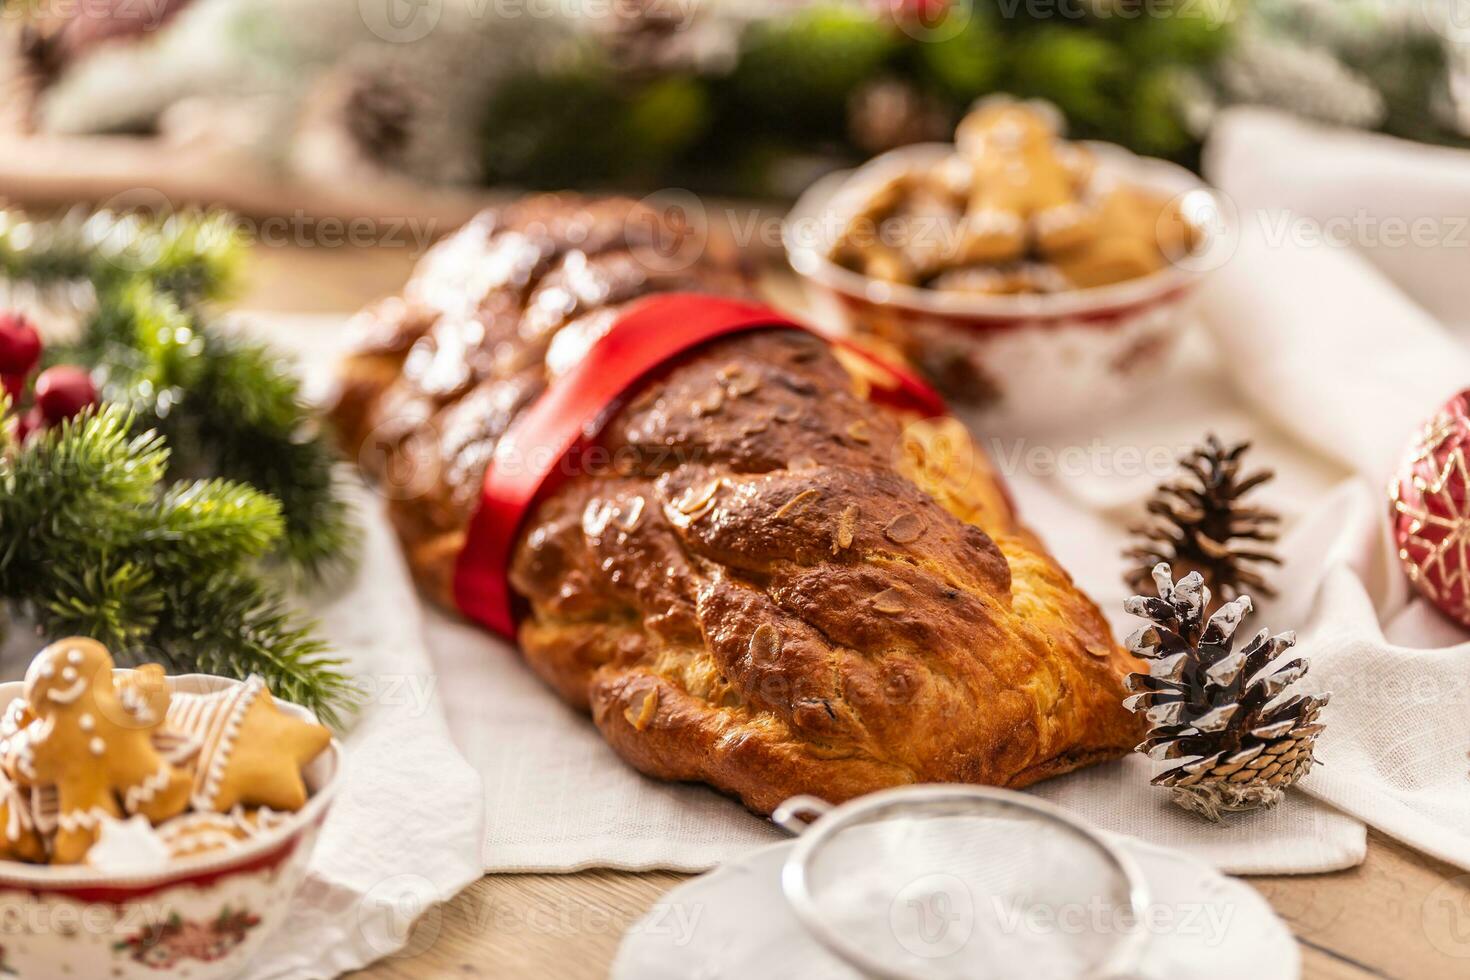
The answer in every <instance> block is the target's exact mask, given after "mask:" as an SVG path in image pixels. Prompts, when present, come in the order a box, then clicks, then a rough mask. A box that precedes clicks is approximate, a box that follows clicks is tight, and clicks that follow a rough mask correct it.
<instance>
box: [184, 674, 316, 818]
mask: <svg viewBox="0 0 1470 980" xmlns="http://www.w3.org/2000/svg"><path fill="white" fill-rule="evenodd" d="M167 725H168V728H169V729H171V730H172V731H175V732H178V733H181V734H183V735H186V736H188V737H189V738H191V739H193V740H195V741H197V742H198V743H199V756H198V761H197V763H196V765H195V776H194V787H193V793H192V802H193V804H194V808H195V809H196V810H201V811H214V812H217V813H225V812H228V811H230V810H232V809H234V808H235V807H236V806H240V805H244V806H262V807H270V808H271V809H273V810H299V809H301V808H302V807H303V806H305V805H306V784H305V782H304V781H303V780H302V775H301V770H302V767H303V766H305V765H306V764H307V763H309V762H310V761H311V760H312V759H314V758H316V757H317V756H318V755H320V754H321V753H322V751H323V750H325V749H326V747H327V745H328V743H330V742H331V740H332V733H331V732H330V731H328V730H327V729H326V728H324V727H322V726H321V725H316V724H312V723H311V722H306V721H302V720H301V719H299V718H296V717H293V716H292V715H289V714H287V713H285V712H284V711H282V710H281V709H280V708H278V707H276V703H275V699H274V698H272V697H271V694H270V692H269V691H267V690H266V688H265V684H264V683H263V682H262V681H261V680H260V678H258V677H252V678H250V679H249V680H248V681H246V682H245V683H244V684H240V685H238V686H235V687H231V688H228V689H226V690H223V691H217V692H215V693H213V694H183V693H175V694H174V696H173V700H172V701H171V702H170V704H169V709H168V719H167Z"/></svg>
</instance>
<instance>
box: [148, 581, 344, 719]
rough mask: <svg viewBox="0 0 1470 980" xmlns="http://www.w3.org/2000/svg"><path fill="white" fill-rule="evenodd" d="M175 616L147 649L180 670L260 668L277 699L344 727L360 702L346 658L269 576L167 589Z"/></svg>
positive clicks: (237, 672)
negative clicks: (348, 714) (319, 635)
mask: <svg viewBox="0 0 1470 980" xmlns="http://www.w3.org/2000/svg"><path fill="white" fill-rule="evenodd" d="M168 601H169V603H170V609H171V615H170V616H169V617H168V619H167V620H166V621H165V622H163V623H161V624H160V627H159V630H158V631H157V632H156V633H155V635H154V637H153V642H152V643H151V644H150V646H149V649H148V651H147V653H148V654H152V653H154V652H157V653H159V654H161V655H162V656H163V658H164V660H165V661H166V662H167V665H169V666H172V667H173V668H174V669H184V670H196V671H203V672H205V673H211V674H226V675H230V676H234V677H248V676H250V675H251V674H259V675H260V676H261V677H262V678H264V679H265V680H266V682H267V683H268V684H269V685H270V688H271V691H272V692H273V693H274V694H276V695H277V696H278V697H281V698H284V699H285V700H287V701H291V702H294V703H296V704H299V705H302V706H303V707H306V708H309V709H311V710H312V711H313V712H314V713H315V714H316V716H317V717H318V718H320V719H321V721H322V722H323V723H324V724H327V725H331V726H332V727H334V728H335V727H340V726H341V723H342V712H343V711H344V710H346V709H349V708H351V707H353V706H355V705H356V703H357V700H358V691H357V688H356V687H355V686H354V685H353V683H352V681H351V680H350V679H349V678H348V677H347V675H346V672H345V667H346V663H345V661H343V660H342V659H341V658H338V657H333V656H331V655H330V654H329V653H328V652H327V646H326V644H325V643H324V642H322V641H321V640H319V639H317V638H316V636H315V625H316V624H315V623H314V622H313V621H311V620H310V619H307V618H305V617H303V616H300V615H298V614H296V613H295V612H293V611H292V610H290V608H289V607H288V606H287V604H286V602H285V600H284V599H283V597H282V596H281V595H280V593H279V592H278V591H277V590H276V589H275V588H274V587H272V586H271V585H270V584H269V583H268V582H267V581H266V580H265V579H263V578H259V577H255V576H251V575H224V574H221V575H215V576H211V577H209V578H206V579H202V580H194V581H191V582H190V583H188V584H187V585H185V586H183V587H180V588H176V589H172V590H170V592H169V597H168Z"/></svg>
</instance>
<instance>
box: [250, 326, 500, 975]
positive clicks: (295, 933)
mask: <svg viewBox="0 0 1470 980" xmlns="http://www.w3.org/2000/svg"><path fill="white" fill-rule="evenodd" d="M256 322H257V323H259V324H260V326H258V327H257V330H264V331H265V332H266V335H267V339H268V340H271V341H273V342H274V343H276V344H277V346H279V347H281V348H282V349H285V350H293V349H294V350H298V351H300V350H301V349H302V347H303V345H305V344H307V343H310V342H314V341H319V338H318V336H317V335H318V334H320V333H325V332H327V331H324V330H322V329H321V323H320V321H318V322H317V323H316V325H315V327H314V328H313V327H308V328H306V329H297V328H299V327H301V323H300V321H299V320H290V319H282V318H268V317H262V318H257V319H256ZM336 322H339V321H334V324H335V323H336ZM329 350H330V347H329V346H328V345H320V344H319V346H318V347H317V348H316V350H315V352H313V351H310V350H308V351H305V354H306V357H305V360H306V362H307V366H308V367H309V368H311V369H312V370H313V371H315V372H316V373H318V374H320V373H321V372H323V371H324V370H325V369H327V368H328V367H329V365H330V359H329V356H327V354H326V353H325V352H327V351H329ZM354 505H355V506H356V508H357V513H358V517H359V519H360V523H361V525H362V529H363V534H362V539H361V566H360V571H359V574H358V575H357V576H356V577H355V578H354V580H353V581H352V582H351V583H350V587H348V588H346V589H345V590H344V591H343V592H342V593H341V594H340V595H336V596H334V597H328V598H326V599H325V600H324V601H318V603H317V604H316V605H315V606H314V607H313V610H312V612H313V614H314V615H316V616H317V617H319V619H320V621H321V626H322V632H323V634H324V635H325V637H326V638H327V639H328V640H330V641H331V643H332V646H333V647H334V649H335V650H336V652H337V653H339V654H340V655H342V656H344V657H346V658H347V660H348V662H349V663H348V669H349V671H350V672H351V673H352V675H353V676H354V678H355V679H356V680H357V682H358V683H359V684H360V685H361V690H362V692H363V694H364V695H365V700H364V703H363V708H362V710H361V712H360V713H359V714H358V715H357V716H356V718H355V720H354V722H353V724H352V727H351V728H350V730H349V731H348V732H347V733H346V734H344V735H342V736H341V738H342V741H343V745H344V748H345V749H346V759H345V764H344V768H343V774H342V779H343V784H342V787H341V789H340V791H339V795H338V797H337V800H336V802H335V803H334V804H333V806H332V810H331V812H330V814H329V816H328V818H327V822H326V824H325V825H324V826H323V828H322V833H321V837H320V838H319V840H318V843H317V849H316V851H315V853H314V854H313V855H312V858H311V864H310V868H309V871H308V876H307V879H306V882H305V884H304V885H303V886H302V888H301V890H300V891H299V892H298V893H297V895H296V898H295V900H294V901H293V902H292V904H291V914H290V915H289V916H288V917H287V919H286V923H285V925H284V926H282V928H281V931H280V932H278V933H276V934H275V935H274V936H273V937H272V938H271V940H270V941H269V943H268V944H267V946H266V949H265V950H264V951H263V952H262V953H261V954H260V955H258V956H257V957H256V958H255V959H254V961H253V962H252V963H251V965H250V969H249V971H248V972H247V973H246V977H247V978H249V980H288V978H289V980H312V978H324V977H334V976H337V975H338V974H341V973H345V972H347V971H349V970H355V969H358V968H360V967H363V966H366V965H367V964H369V963H371V962H373V961H375V960H377V959H380V958H382V957H384V956H388V955H391V954H392V953H394V952H396V951H397V950H399V949H401V948H402V947H403V946H404V945H405V943H407V941H408V938H409V928H410V926H411V925H412V924H413V922H414V920H415V919H416V918H417V917H418V916H419V914H420V913H422V912H424V911H425V910H427V909H428V908H430V907H431V906H433V905H434V904H435V903H438V902H444V901H448V900H449V899H451V898H453V897H454V895H456V894H457V893H458V892H459V891H460V890H461V889H463V888H464V887H465V886H466V885H468V884H469V883H470V882H472V881H474V880H475V879H476V878H478V877H479V876H480V871H481V868H480V858H479V847H480V840H481V838H482V836H483V832H484V795H483V792H482V789H481V783H480V778H479V776H478V774H477V773H476V772H475V770H474V769H472V768H471V767H470V766H469V765H467V764H466V762H465V760H464V757H463V756H462V755H461V754H460V753H459V751H458V750H457V749H456V748H455V745H454V742H453V741H452V739H451V737H450V732H449V728H448V726H447V725H446V723H445V716H444V709H443V706H442V703H441V698H442V695H443V689H444V687H445V686H447V684H446V682H445V681H444V679H443V678H442V677H440V676H439V675H437V674H436V673H435V672H434V669H433V667H432V665H431V663H430V660H429V654H428V651H427V649H426V647H425V643H424V630H423V617H422V614H421V610H420V605H419V600H418V596H417V594H416V592H415V591H414V588H413V584H412V583H411V582H410V581H409V576H408V570H407V568H406V567H405V565H404V562H403V558H402V556H401V553H400V551H399V548H398V542H397V540H396V538H395V537H394V535H393V532H392V529H391V528H390V527H389V526H388V522H387V519H386V517H385V515H384V513H383V508H382V502H381V500H379V499H378V498H377V497H375V496H374V495H372V494H370V493H368V492H367V491H365V490H360V491H358V492H357V493H356V494H355V497H354Z"/></svg>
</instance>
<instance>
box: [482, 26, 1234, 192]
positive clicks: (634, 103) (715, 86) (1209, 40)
mask: <svg viewBox="0 0 1470 980" xmlns="http://www.w3.org/2000/svg"><path fill="white" fill-rule="evenodd" d="M925 6H927V7H928V9H929V10H930V12H929V13H927V14H926V13H923V8H924V7H925ZM941 6H942V5H940V4H938V3H930V4H927V5H925V4H922V3H918V2H914V3H897V2H893V3H879V4H859V3H840V2H822V3H817V4H810V5H806V6H802V7H798V8H796V9H795V10H794V11H792V12H790V13H784V14H778V15H776V16H773V17H765V18H758V19H753V20H751V21H750V22H749V23H748V24H745V25H744V26H743V27H742V28H741V29H740V30H739V32H738V38H737V40H736V45H735V46H736V50H735V53H734V56H733V58H732V59H731V60H730V62H729V63H728V64H717V65H714V66H711V65H708V64H700V63H698V62H697V61H690V62H688V63H685V64H680V63H678V61H677V60H675V61H674V62H673V63H672V64H667V63H666V64H662V65H659V66H657V67H656V68H654V69H652V70H640V69H639V68H637V67H636V66H635V67H634V68H633V69H631V70H630V69H629V68H628V67H627V66H626V65H624V64H619V63H615V61H614V59H612V58H610V57H609V55H608V51H607V48H606V46H605V45H600V44H595V43H589V44H586V45H584V46H583V47H582V48H581V49H579V50H578V51H577V53H576V54H575V55H574V56H572V57H569V58H566V59H563V60H562V61H561V62H559V63H558V64H557V65H556V66H555V67H553V68H551V69H545V70H540V71H537V72H534V73H527V74H523V75H522V76H520V77H517V78H513V79H511V80H509V81H508V82H506V83H504V84H502V85H501V86H500V87H499V88H498V89H497V90H496V91H494V92H493V93H492V95H491V98H490V101H489V105H488V108H487V112H486V117H485V123H484V126H483V129H482V133H483V139H482V146H483V151H484V153H483V164H484V169H485V177H486V179H487V180H488V181H489V182H491V183H495V182H510V183H515V184H522V185H527V186H537V187H555V186H564V185H567V184H581V185H587V184H591V185H598V184H606V183H609V182H613V183H626V184H640V183H641V184H647V183H649V182H650V181H657V180H659V179H663V178H667V177H669V176H670V175H672V174H675V173H677V174H678V175H679V176H680V177H688V178H689V179H690V180H692V181H693V183H694V185H695V186H696V187H697V188H698V189H711V188H713V189H718V190H721V191H727V192H738V193H754V194H765V193H772V192H776V193H790V192H792V191H794V190H796V189H799V185H800V183H801V180H802V179H803V171H802V169H801V168H800V166H795V167H793V163H796V164H799V163H800V160H801V158H802V157H803V156H808V157H810V156H825V157H826V158H828V159H830V160H835V161H838V162H850V161H854V160H860V159H862V158H864V157H865V156H868V155H870V154H871V153H873V152H877V151H881V150H882V149H886V148H887V146H885V145H884V143H898V142H904V141H907V140H906V139H904V138H902V137H908V138H913V137H914V136H915V135H919V136H925V137H927V138H931V139H947V138H948V136H949V132H950V127H951V126H952V124H953V123H954V122H955V121H956V120H957V119H958V118H959V116H960V115H961V114H962V113H963V112H964V110H965V108H966V107H968V106H969V104H970V103H971V102H973V101H974V100H975V99H976V98H978V97H980V96H983V95H986V94H989V93H993V92H1008V93H1011V94H1014V95H1017V96H1022V97H1037V98H1043V99H1048V100H1050V101H1052V102H1054V103H1055V104H1056V105H1057V106H1058V107H1059V108H1060V109H1061V110H1062V111H1063V112H1064V113H1065V114H1066V116H1067V117H1068V119H1069V120H1070V123H1071V133H1072V135H1074V136H1077V137H1081V138H1092V139H1106V140H1111V141H1114V142H1118V143H1122V144H1124V145H1126V146H1128V147H1130V148H1132V149H1134V150H1137V151H1139V152H1142V153H1147V154H1150V155H1154V156H1163V157H1171V158H1176V159H1184V160H1185V161H1186V162H1192V160H1193V157H1194V155H1195V153H1196V151H1197V146H1196V138H1195V135H1194V134H1193V133H1191V132H1190V131H1189V129H1188V127H1187V126H1186V124H1185V119H1184V114H1183V106H1182V104H1181V101H1180V100H1179V99H1178V98H1177V97H1176V95H1177V91H1178V90H1179V88H1180V81H1179V80H1180V76H1181V75H1182V74H1183V73H1184V72H1185V71H1186V70H1193V69H1198V68H1199V67H1201V66H1208V65H1210V64H1211V63H1212V62H1213V61H1214V60H1215V59H1216V58H1218V57H1219V55H1220V54H1221V52H1222V51H1224V50H1225V48H1226V46H1227V45H1228V43H1229V40H1230V37H1231V30H1230V28H1231V23H1232V13H1233V4H1232V3H1231V2H1230V0H1190V2H1180V3H1178V4H1176V6H1177V7H1178V8H1179V15H1178V16H1157V15H1155V16H1142V15H1138V14H1130V12H1129V10H1130V8H1133V7H1136V6H1137V5H1136V4H1134V3H1132V2H1131V0H1059V2H1055V3H1027V2H1025V0H1015V2H1007V0H974V2H973V3H969V2H951V3H949V4H948V5H947V6H948V9H949V11H950V12H949V13H948V14H947V15H945V16H943V17H939V18H936V17H935V16H934V14H933V12H932V11H933V10H936V9H940V7H941ZM1159 6H1160V4H1159V3H1158V2H1156V3H1154V4H1151V5H1150V9H1153V10H1157V9H1158V8H1159ZM1058 10H1063V11H1068V12H1069V13H1068V15H1067V16H1062V15H1059V14H1058V13H1057V11H1058ZM905 18H907V20H906V19H905ZM690 29H691V30H698V29H699V28H698V25H695V26H694V27H692V28H690ZM678 39H679V35H677V34H673V35H670V36H669V40H668V43H667V44H666V45H665V46H664V50H668V49H669V48H668V46H669V45H671V44H677V43H678ZM884 83H886V84H888V85H890V86H896V87H898V88H899V89H900V91H901V92H902V93H903V95H904V97H905V98H906V99H907V100H908V102H909V108H908V111H909V112H910V114H915V115H916V114H919V113H923V114H924V115H925V117H926V118H927V119H929V120H931V121H930V123H929V124H928V126H927V129H928V130H929V131H928V132H927V133H926V132H923V131H920V132H918V133H915V132H914V131H913V130H912V128H911V127H910V128H909V129H908V130H905V129H904V127H903V125H902V124H903V123H904V122H905V120H903V119H897V120H893V121H892V123H891V124H885V121H884V120H883V119H881V118H880V119H878V120H876V125H870V124H869V123H870V120H869V118H868V117H869V116H871V115H872V114H873V113H880V114H881V113H882V112H883V111H884V109H883V108H882V107H881V106H880V107H877V108H869V107H868V106H866V105H865V96H866V95H867V94H868V93H869V91H870V90H871V88H872V87H873V86H874V85H875V84H884ZM886 111H887V112H889V113H895V112H896V113H899V114H902V113H904V112H905V108H904V106H903V105H902V104H901V103H900V104H899V105H898V106H897V107H890V108H888V109H887V110H886ZM885 130H893V131H894V132H895V133H896V134H899V136H900V138H898V139H891V140H890V139H885V138H884V132H885ZM874 133H876V136H873V135H870V134H874ZM783 171H792V173H791V179H790V180H783V178H782V172H783ZM787 185H790V186H787Z"/></svg>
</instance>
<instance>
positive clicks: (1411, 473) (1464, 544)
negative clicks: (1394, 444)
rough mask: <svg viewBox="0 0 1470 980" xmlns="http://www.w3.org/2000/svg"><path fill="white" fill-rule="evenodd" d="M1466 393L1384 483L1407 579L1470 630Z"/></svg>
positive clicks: (1428, 426) (1469, 414)
mask: <svg viewBox="0 0 1470 980" xmlns="http://www.w3.org/2000/svg"><path fill="white" fill-rule="evenodd" d="M1467 449H1470V389H1467V390H1466V391H1462V392H1460V393H1459V394H1458V395H1456V396H1455V397H1454V398H1451V399H1450V400H1449V401H1448V402H1447V403H1446V404H1445V406H1444V407H1443V408H1441V409H1440V410H1439V412H1438V413H1436V414H1435V416H1434V417H1433V418H1431V419H1430V420H1429V421H1428V422H1427V423H1425V425H1424V428H1423V430H1422V431H1421V432H1420V433H1419V435H1418V436H1417V437H1416V438H1415V439H1414V441H1413V442H1412V443H1411V444H1410V445H1409V450H1408V452H1407V453H1406V454H1405V456H1404V461H1403V463H1401V464H1400V466H1399V472H1398V474H1397V475H1396V476H1395V477H1394V479H1393V482H1392V483H1391V484H1390V485H1389V502H1390V505H1391V513H1390V515H1389V516H1390V519H1391V521H1392V523H1393V538H1394V543H1395V544H1396V545H1397V546H1398V550H1399V560H1400V561H1402V562H1403V564H1404V571H1406V572H1407V573H1408V575H1409V581H1411V582H1413V583H1414V587H1415V588H1417V589H1418V590H1419V591H1420V592H1421V593H1423V594H1424V596H1425V598H1427V599H1429V601H1430V602H1432V603H1434V604H1435V605H1436V606H1438V607H1439V609H1440V610H1441V611H1442V612H1443V613H1444V614H1445V615H1447V616H1449V617H1450V618H1451V619H1453V620H1455V621H1456V622H1458V623H1460V624H1461V625H1463V626H1467V627H1470V461H1467V459H1466V452H1467Z"/></svg>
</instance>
